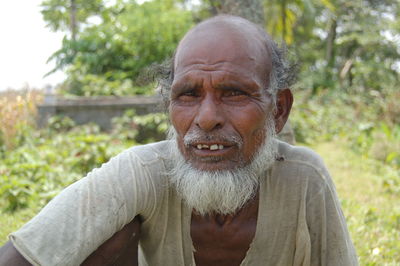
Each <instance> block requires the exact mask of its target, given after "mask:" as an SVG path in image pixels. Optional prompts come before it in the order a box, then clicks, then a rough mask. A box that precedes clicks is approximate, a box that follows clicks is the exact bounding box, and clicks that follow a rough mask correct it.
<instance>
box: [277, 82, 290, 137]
mask: <svg viewBox="0 0 400 266" xmlns="http://www.w3.org/2000/svg"><path fill="white" fill-rule="evenodd" d="M292 104H293V94H292V92H291V91H290V89H284V90H279V91H278V93H277V95H276V112H275V116H274V120H275V131H276V134H278V133H279V132H281V130H282V128H283V126H284V125H285V123H286V121H287V119H288V117H289V114H290V110H291V109H292Z"/></svg>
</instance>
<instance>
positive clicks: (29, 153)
mask: <svg viewBox="0 0 400 266" xmlns="http://www.w3.org/2000/svg"><path fill="white" fill-rule="evenodd" d="M167 128H168V120H167V116H166V114H164V113H158V114H149V115H144V116H137V115H135V113H134V112H133V111H127V112H126V114H125V115H124V116H122V117H119V118H116V119H114V129H113V131H112V133H111V134H105V133H103V132H100V129H99V127H98V126H97V125H92V124H87V125H83V126H76V125H75V123H74V122H73V121H72V120H71V119H70V118H68V117H61V116H55V117H53V118H51V119H50V120H49V124H48V126H47V127H46V128H44V129H41V130H33V129H32V128H23V129H22V128H21V129H20V130H24V131H26V132H25V135H24V136H30V137H27V138H26V139H25V140H24V141H20V142H18V143H19V146H18V147H16V148H15V149H13V150H7V151H5V150H4V151H1V149H0V158H3V159H2V160H0V195H2V196H1V198H0V199H1V203H2V205H3V207H0V208H2V209H3V211H9V212H15V211H17V210H19V209H21V208H25V207H29V206H31V205H32V203H35V204H39V205H40V206H43V205H44V204H45V203H47V202H48V201H49V200H50V199H52V198H53V197H54V196H55V195H56V194H57V193H58V192H59V191H60V190H61V189H63V188H64V187H65V186H67V185H69V184H71V183H73V182H74V181H77V180H78V179H79V178H81V177H83V176H84V175H86V174H87V173H88V172H89V171H91V170H92V169H93V168H96V167H99V166H101V164H103V163H105V162H107V161H108V160H109V159H110V158H111V157H112V156H114V155H116V154H118V153H119V152H121V151H122V150H124V149H126V148H127V147H129V146H132V145H135V144H137V143H148V142H153V141H158V140H162V139H164V138H165V132H166V130H167ZM19 136H20V134H16V137H19Z"/></svg>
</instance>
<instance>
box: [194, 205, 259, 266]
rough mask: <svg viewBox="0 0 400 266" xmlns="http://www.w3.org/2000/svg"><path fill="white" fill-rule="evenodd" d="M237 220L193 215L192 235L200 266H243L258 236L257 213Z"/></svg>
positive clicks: (195, 256)
mask: <svg viewBox="0 0 400 266" xmlns="http://www.w3.org/2000/svg"><path fill="white" fill-rule="evenodd" d="M236 218H237V219H231V220H226V219H225V220H224V218H223V217H217V218H216V217H213V218H210V217H198V216H196V215H192V220H191V224H190V235H191V239H192V242H193V247H194V249H195V252H194V253H193V255H194V260H195V262H196V265H197V266H202V265H219V266H221V265H230V266H232V265H240V264H241V262H242V261H243V260H244V258H245V257H246V254H247V251H248V250H249V248H250V245H251V243H252V241H253V239H254V236H255V233H256V228H257V213H256V212H254V214H252V215H249V214H247V215H246V217H236Z"/></svg>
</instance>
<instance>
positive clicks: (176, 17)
mask: <svg viewBox="0 0 400 266" xmlns="http://www.w3.org/2000/svg"><path fill="white" fill-rule="evenodd" d="M99 16H100V19H101V21H102V23H100V24H94V25H92V24H88V25H87V26H86V27H84V28H83V29H82V30H81V31H80V32H79V35H78V36H77V39H76V40H75V41H73V40H70V39H67V38H64V40H63V46H62V48H61V49H60V50H59V51H57V52H55V53H54V54H53V56H52V57H51V59H54V60H55V61H56V69H62V68H65V67H67V72H68V80H67V84H66V86H64V88H65V90H66V92H68V93H71V94H76V95H86V96H90V95H132V94H142V93H145V92H148V91H149V88H150V87H145V88H143V87H135V84H136V79H137V77H138V75H139V74H140V73H141V72H142V71H144V69H146V68H147V67H148V66H149V65H151V64H153V63H161V62H162V61H164V60H165V59H167V58H168V57H170V56H171V55H172V54H173V52H174V50H175V48H176V46H177V44H178V42H179V40H180V38H181V37H182V36H183V34H184V33H185V32H186V31H187V30H188V29H189V28H190V27H191V26H192V17H191V13H190V12H188V11H185V10H184V9H182V8H181V7H179V6H178V5H177V4H174V3H173V2H171V1H160V0H154V1H150V2H145V3H143V4H137V3H136V2H134V1H130V2H117V3H116V4H115V5H113V6H109V7H107V8H106V9H105V10H104V11H103V12H102V13H101V14H99ZM45 18H46V17H45Z"/></svg>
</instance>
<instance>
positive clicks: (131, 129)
mask: <svg viewBox="0 0 400 266" xmlns="http://www.w3.org/2000/svg"><path fill="white" fill-rule="evenodd" d="M168 127H169V120H168V116H167V114H166V113H153V114H147V115H143V116H138V115H136V113H135V111H134V110H128V111H126V112H125V114H124V115H123V116H121V117H117V118H114V119H113V128H114V132H113V134H115V136H116V137H118V138H119V139H122V140H135V141H136V142H138V143H150V142H155V141H160V140H163V139H165V138H166V132H167V130H168Z"/></svg>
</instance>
